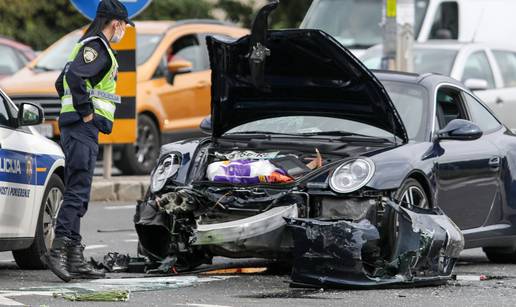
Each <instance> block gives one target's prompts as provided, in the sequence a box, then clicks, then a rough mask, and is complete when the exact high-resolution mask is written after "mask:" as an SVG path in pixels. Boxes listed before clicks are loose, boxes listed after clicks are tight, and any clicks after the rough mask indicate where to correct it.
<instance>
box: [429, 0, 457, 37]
mask: <svg viewBox="0 0 516 307" xmlns="http://www.w3.org/2000/svg"><path fill="white" fill-rule="evenodd" d="M458 38H459V6H458V4H457V2H456V1H446V2H443V3H441V4H440V5H439V8H438V9H437V10H436V12H435V17H434V22H433V23H432V29H431V30H430V37H429V39H458Z"/></svg>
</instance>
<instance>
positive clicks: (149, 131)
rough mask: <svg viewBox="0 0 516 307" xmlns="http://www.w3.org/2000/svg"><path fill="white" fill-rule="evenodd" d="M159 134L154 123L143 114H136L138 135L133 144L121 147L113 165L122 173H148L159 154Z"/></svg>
mask: <svg viewBox="0 0 516 307" xmlns="http://www.w3.org/2000/svg"><path fill="white" fill-rule="evenodd" d="M160 146H161V136H160V132H159V129H158V127H157V126H156V123H155V122H154V120H152V118H151V117H150V116H148V115H145V114H140V115H138V137H137V139H136V144H135V145H125V146H124V147H123V148H122V157H121V159H119V160H117V161H115V166H116V167H117V168H119V169H120V170H121V171H122V173H123V174H124V175H148V174H150V172H151V171H152V169H153V168H154V166H155V163H156V160H157V159H158V156H159V150H160Z"/></svg>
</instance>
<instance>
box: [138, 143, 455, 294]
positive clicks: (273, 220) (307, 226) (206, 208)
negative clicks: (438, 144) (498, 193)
mask: <svg viewBox="0 0 516 307" xmlns="http://www.w3.org/2000/svg"><path fill="white" fill-rule="evenodd" d="M362 149H363V148H362ZM182 159H184V157H182V156H179V155H177V154H175V153H172V154H169V155H164V156H163V157H162V159H161V160H160V161H161V162H160V165H159V166H158V167H157V168H156V170H155V172H164V173H167V172H169V169H170V168H172V169H173V168H176V167H177V168H179V166H180V165H181V164H182V161H181V160H182ZM196 162H197V163H198V164H197V166H198V168H197V169H193V170H192V171H193V174H192V178H193V180H192V181H191V183H190V184H188V185H179V184H177V183H174V181H173V180H168V181H167V180H165V181H166V182H165V184H163V187H161V188H160V187H159V184H158V188H159V190H157V191H156V190H155V189H156V186H154V185H152V186H151V191H149V193H148V195H147V198H146V199H145V200H144V201H142V202H140V203H139V205H138V207H137V211H136V215H135V225H136V230H137V232H138V236H139V241H140V246H139V248H140V252H141V253H142V254H143V255H145V256H147V257H148V258H149V259H151V260H153V261H155V262H156V263H164V262H167V266H166V268H167V269H169V268H170V267H171V265H172V266H173V269H174V271H178V272H179V271H188V270H191V269H193V268H195V267H197V266H199V265H201V264H209V263H211V259H212V257H214V256H224V257H231V258H267V259H275V260H280V261H284V262H287V263H289V264H290V265H291V266H292V268H293V270H292V280H293V282H294V283H296V284H300V285H313V286H324V287H347V286H351V287H355V286H356V287H369V286H379V285H385V286H389V285H392V284H403V283H407V282H409V283H410V282H419V283H443V282H445V281H446V280H447V279H448V278H449V277H450V275H451V269H452V268H453V266H454V263H455V259H456V258H457V257H458V255H459V253H460V251H461V250H462V248H463V244H464V240H463V238H462V234H461V232H460V230H459V229H458V228H457V226H455V225H454V224H453V222H451V220H449V219H448V218H447V217H446V216H445V215H443V213H442V212H441V211H439V210H438V209H434V210H424V209H418V208H410V209H409V208H404V207H403V206H399V205H398V204H397V202H396V200H395V197H394V191H387V192H382V191H374V190H368V189H365V188H364V189H360V191H357V192H354V193H349V194H346V195H339V194H337V193H333V192H330V191H328V189H327V187H328V177H329V176H330V174H331V173H332V172H334V171H335V164H336V163H338V164H339V165H340V164H341V163H342V156H337V155H327V154H326V153H325V152H320V151H319V150H318V149H315V148H314V149H313V150H311V151H310V152H301V151H296V150H278V149H275V150H267V149H264V150H261V151H258V150H234V148H232V149H230V150H221V148H213V147H211V146H206V147H204V148H202V149H201V150H200V152H199V153H198V155H197V161H196ZM275 173H276V175H275ZM153 177H156V174H153ZM157 177H159V176H157ZM281 177H284V178H283V179H282V180H279V179H278V178H281ZM158 181H159V179H158ZM153 188H154V191H153Z"/></svg>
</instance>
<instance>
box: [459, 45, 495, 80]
mask: <svg viewBox="0 0 516 307" xmlns="http://www.w3.org/2000/svg"><path fill="white" fill-rule="evenodd" d="M468 79H480V80H486V81H487V88H494V77H493V71H492V70H491V66H490V65H489V61H488V60H487V56H486V53H485V52H484V51H478V52H475V53H473V54H472V55H470V56H469V58H468V60H467V61H466V65H465V66H464V72H463V74H462V79H461V81H462V82H465V81H466V80H468Z"/></svg>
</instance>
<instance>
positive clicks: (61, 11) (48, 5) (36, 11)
mask: <svg viewBox="0 0 516 307" xmlns="http://www.w3.org/2000/svg"><path fill="white" fill-rule="evenodd" d="M87 22H88V20H87V19H86V18H84V17H83V16H82V15H81V14H79V13H78V12H77V11H76V10H75V8H73V6H72V5H71V4H70V2H69V1H68V0H52V1H33V0H1V1H0V35H3V36H6V37H10V38H13V39H15V40H18V41H21V42H23V43H25V44H27V45H30V46H32V48H34V49H36V50H41V49H44V48H46V47H47V46H48V45H49V44H50V43H52V42H54V41H56V40H57V39H59V38H60V37H61V36H63V34H65V33H68V32H70V31H71V30H72V29H77V28H79V27H80V26H83V25H85V24H86V23H87Z"/></svg>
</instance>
